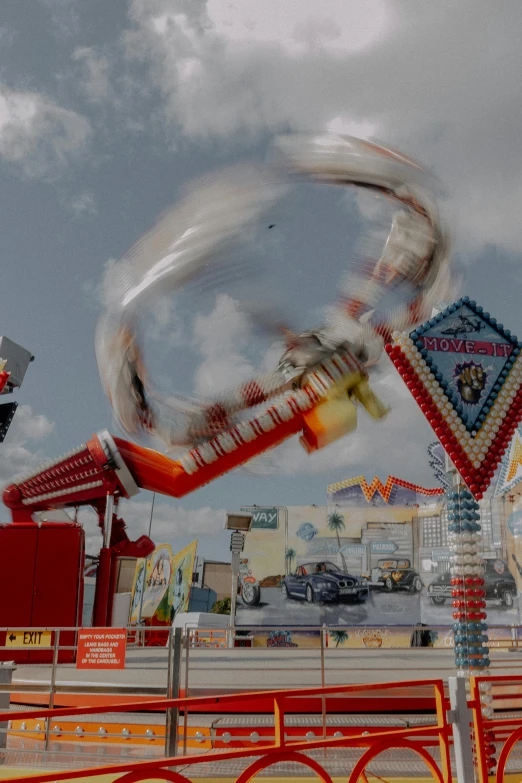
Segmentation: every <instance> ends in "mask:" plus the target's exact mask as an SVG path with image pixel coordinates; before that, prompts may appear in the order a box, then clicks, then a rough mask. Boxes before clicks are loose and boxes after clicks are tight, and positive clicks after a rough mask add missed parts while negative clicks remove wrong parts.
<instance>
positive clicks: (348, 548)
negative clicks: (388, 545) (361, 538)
mask: <svg viewBox="0 0 522 783" xmlns="http://www.w3.org/2000/svg"><path fill="white" fill-rule="evenodd" d="M341 552H342V553H343V555H352V556H353V555H355V556H357V557H361V555H365V554H366V547H365V546H364V544H346V545H345V546H343V548H342V549H341Z"/></svg>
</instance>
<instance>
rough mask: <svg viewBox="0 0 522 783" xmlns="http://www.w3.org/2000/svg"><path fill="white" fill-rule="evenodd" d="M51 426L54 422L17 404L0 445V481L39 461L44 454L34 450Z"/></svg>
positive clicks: (7, 479) (2, 481)
mask: <svg viewBox="0 0 522 783" xmlns="http://www.w3.org/2000/svg"><path fill="white" fill-rule="evenodd" d="M53 429H54V423H53V422H52V421H50V420H49V419H48V418H47V417H46V416H44V415H43V414H41V413H34V412H33V409H32V408H31V406H30V405H19V406H18V408H17V411H16V413H15V415H14V419H13V421H12V424H11V426H10V427H9V431H8V433H7V435H6V438H5V441H4V442H3V443H2V444H0V484H6V483H7V482H9V481H11V480H12V479H13V478H14V477H15V476H18V475H22V474H24V473H27V472H29V471H31V470H33V469H36V468H37V467H38V465H39V464H40V463H41V462H43V460H44V459H45V455H44V453H43V452H42V451H40V450H38V449H36V450H35V449H34V445H33V444H34V443H35V442H38V441H42V440H44V439H45V438H46V436H47V435H49V434H50V433H51V432H52V431H53Z"/></svg>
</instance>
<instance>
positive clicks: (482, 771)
mask: <svg viewBox="0 0 522 783" xmlns="http://www.w3.org/2000/svg"><path fill="white" fill-rule="evenodd" d="M469 706H470V707H471V709H472V713H473V733H474V753H475V756H476V764H477V770H478V781H479V783H487V781H488V776H489V775H491V774H492V773H496V781H497V783H505V781H506V767H507V762H508V759H509V758H510V756H511V755H512V753H513V750H514V748H515V745H516V744H517V743H518V742H520V741H521V740H522V676H516V675H513V676H511V675H507V676H504V677H496V676H489V677H474V678H472V679H471V681H470V701H469Z"/></svg>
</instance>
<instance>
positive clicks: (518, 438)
mask: <svg viewBox="0 0 522 783" xmlns="http://www.w3.org/2000/svg"><path fill="white" fill-rule="evenodd" d="M521 481H522V427H520V426H519V427H518V429H517V430H516V432H515V434H514V435H513V439H512V441H511V443H510V444H509V447H508V450H507V451H506V453H505V455H504V457H503V459H502V462H501V465H500V473H499V477H498V481H497V486H496V487H495V497H499V495H504V494H505V493H506V492H509V490H510V489H512V488H513V487H514V486H516V484H519V483H520V482H521Z"/></svg>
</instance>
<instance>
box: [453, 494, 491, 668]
mask: <svg viewBox="0 0 522 783" xmlns="http://www.w3.org/2000/svg"><path fill="white" fill-rule="evenodd" d="M446 498H447V508H448V522H449V524H448V532H449V544H450V547H451V548H452V550H453V556H452V558H451V567H450V572H451V586H452V598H453V601H452V604H453V619H454V620H455V624H454V626H453V630H454V641H455V665H456V667H457V669H458V670H459V672H462V674H467V673H469V671H470V670H476V669H485V668H487V667H488V666H489V665H490V660H489V647H488V646H487V643H488V635H487V633H486V632H487V630H488V626H487V623H486V622H485V621H486V619H487V614H486V611H485V609H486V601H485V596H486V591H485V589H484V561H483V559H482V556H481V555H480V554H479V542H480V531H481V526H480V524H479V520H480V513H479V505H478V503H477V501H476V500H475V499H474V497H473V495H472V494H471V492H470V491H469V490H468V489H466V488H464V487H463V486H462V485H457V487H456V488H455V489H452V490H450V491H449V492H447V493H446Z"/></svg>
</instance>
